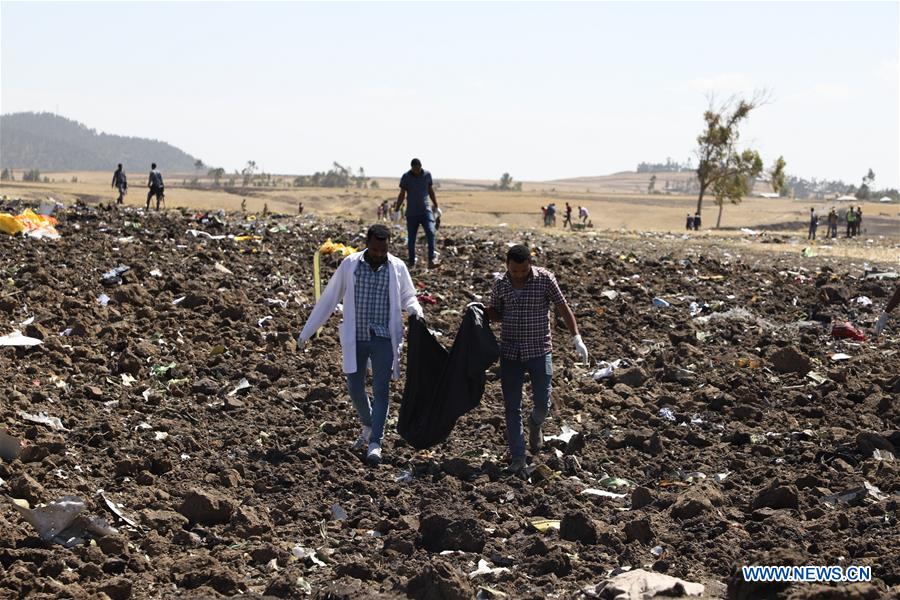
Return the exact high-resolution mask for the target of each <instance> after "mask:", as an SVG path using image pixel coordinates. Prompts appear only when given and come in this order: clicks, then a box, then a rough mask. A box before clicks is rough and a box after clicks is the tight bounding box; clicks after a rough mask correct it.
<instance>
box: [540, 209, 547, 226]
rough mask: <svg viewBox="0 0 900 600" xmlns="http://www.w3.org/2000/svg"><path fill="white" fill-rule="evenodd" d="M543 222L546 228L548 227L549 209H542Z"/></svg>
mask: <svg viewBox="0 0 900 600" xmlns="http://www.w3.org/2000/svg"><path fill="white" fill-rule="evenodd" d="M541 220H542V221H543V222H544V227H546V226H547V207H546V206H542V207H541Z"/></svg>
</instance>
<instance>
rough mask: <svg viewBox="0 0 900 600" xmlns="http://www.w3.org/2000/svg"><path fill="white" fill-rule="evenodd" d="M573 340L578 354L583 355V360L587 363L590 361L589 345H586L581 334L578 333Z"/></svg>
mask: <svg viewBox="0 0 900 600" xmlns="http://www.w3.org/2000/svg"><path fill="white" fill-rule="evenodd" d="M572 341H573V342H574V343H575V351H576V352H577V353H578V356H580V357H581V362H583V363H587V361H588V350H587V346H585V345H584V342H583V341H582V339H581V336H580V335H576V336H575V337H573V338H572Z"/></svg>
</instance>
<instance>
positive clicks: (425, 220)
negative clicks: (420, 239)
mask: <svg viewBox="0 0 900 600" xmlns="http://www.w3.org/2000/svg"><path fill="white" fill-rule="evenodd" d="M419 225H421V226H422V229H424V230H425V237H426V239H427V240H428V262H434V215H433V214H432V213H431V211H430V210H429V211H427V212H425V214H422V215H417V216H410V215H407V216H406V244H407V246H408V248H409V264H413V263H415V262H416V237H417V236H418V234H419Z"/></svg>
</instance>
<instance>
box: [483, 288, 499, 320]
mask: <svg viewBox="0 0 900 600" xmlns="http://www.w3.org/2000/svg"><path fill="white" fill-rule="evenodd" d="M498 283H499V281H496V280H495V281H494V284H493V285H492V286H491V297H490V298H489V299H488V303H487V308H485V309H484V314H485V315H487V318H488V321H494V322H495V323H499V322H501V321H503V298H502V297H501V296H500V294H499V293H498V292H497V285H498Z"/></svg>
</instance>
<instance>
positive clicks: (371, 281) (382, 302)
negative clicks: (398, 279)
mask: <svg viewBox="0 0 900 600" xmlns="http://www.w3.org/2000/svg"><path fill="white" fill-rule="evenodd" d="M389 273H390V268H389V267H388V263H387V262H385V263H384V264H382V265H380V266H379V267H378V269H377V270H375V271H373V270H372V267H371V265H369V263H368V262H366V261H365V260H361V261H360V263H359V264H358V265H357V266H356V271H355V272H354V273H353V277H354V290H353V298H354V301H355V302H356V340H357V341H368V340H369V339H370V336H371V335H372V334H374V335H376V336H377V337H386V338H389V337H391V332H390V329H388V322H389V321H390V316H391V300H390V296H389V295H388V284H389V281H390V280H389V277H390V274H389Z"/></svg>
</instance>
